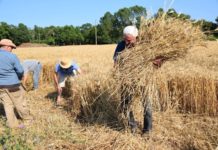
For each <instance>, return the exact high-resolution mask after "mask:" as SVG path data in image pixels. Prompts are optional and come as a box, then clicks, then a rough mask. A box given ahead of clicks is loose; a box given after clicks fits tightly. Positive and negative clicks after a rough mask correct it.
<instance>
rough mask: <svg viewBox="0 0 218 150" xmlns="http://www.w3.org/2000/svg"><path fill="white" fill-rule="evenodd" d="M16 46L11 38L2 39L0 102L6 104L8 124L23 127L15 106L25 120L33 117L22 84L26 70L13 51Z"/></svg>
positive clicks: (0, 50) (0, 45)
mask: <svg viewBox="0 0 218 150" xmlns="http://www.w3.org/2000/svg"><path fill="white" fill-rule="evenodd" d="M15 48H16V45H15V44H14V43H13V42H12V41H11V40H9V39H2V40H1V41H0V60H1V61H0V102H1V103H3V105H4V109H5V114H6V117H7V126H9V127H10V128H17V127H21V126H20V125H19V122H18V120H17V117H16V115H15V112H14V108H15V109H16V111H17V113H18V115H19V116H20V117H21V118H22V119H23V120H30V119H32V117H31V116H30V113H29V110H28V109H27V105H26V101H25V99H24V97H23V94H24V90H23V88H22V86H21V85H20V80H21V79H22V77H23V72H24V71H23V68H22V66H21V64H20V61H19V59H18V58H17V56H16V55H15V54H13V53H11V52H12V50H13V49H15Z"/></svg>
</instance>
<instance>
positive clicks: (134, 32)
mask: <svg viewBox="0 0 218 150" xmlns="http://www.w3.org/2000/svg"><path fill="white" fill-rule="evenodd" d="M123 34H124V35H127V34H130V35H132V36H134V37H137V36H138V29H137V28H136V27H135V26H126V27H125V28H124V29H123Z"/></svg>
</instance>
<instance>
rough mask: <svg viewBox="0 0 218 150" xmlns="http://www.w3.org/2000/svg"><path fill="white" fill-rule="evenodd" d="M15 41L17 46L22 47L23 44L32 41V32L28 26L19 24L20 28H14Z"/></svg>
mask: <svg viewBox="0 0 218 150" xmlns="http://www.w3.org/2000/svg"><path fill="white" fill-rule="evenodd" d="M13 30H14V31H13V32H12V35H13V41H14V42H15V43H16V44H17V45H20V44H21V43H26V42H29V41H30V39H31V35H30V31H29V29H28V28H27V26H26V25H24V24H23V23H20V24H18V27H17V28H16V27H14V28H13Z"/></svg>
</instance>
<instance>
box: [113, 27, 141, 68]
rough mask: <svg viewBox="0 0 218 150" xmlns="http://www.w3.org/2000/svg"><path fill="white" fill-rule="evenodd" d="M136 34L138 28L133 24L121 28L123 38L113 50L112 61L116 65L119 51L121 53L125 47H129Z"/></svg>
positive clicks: (131, 45)
mask: <svg viewBox="0 0 218 150" xmlns="http://www.w3.org/2000/svg"><path fill="white" fill-rule="evenodd" d="M137 36H138V29H137V28H136V27H135V26H127V27H125V28H124V30H123V40H122V41H121V42H120V43H118V45H117V47H116V49H115V52H114V56H113V59H114V63H115V65H116V63H117V58H118V55H119V53H121V52H122V51H123V50H124V49H126V48H131V47H133V46H134V45H135V43H136V38H137Z"/></svg>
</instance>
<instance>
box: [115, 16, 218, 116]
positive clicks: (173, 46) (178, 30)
mask: <svg viewBox="0 0 218 150" xmlns="http://www.w3.org/2000/svg"><path fill="white" fill-rule="evenodd" d="M139 33H140V34H139V38H138V42H137V43H136V45H135V47H133V48H130V49H126V50H124V51H123V53H121V54H120V56H119V61H118V63H119V65H118V66H117V68H116V70H115V79H116V82H117V83H118V84H117V88H118V89H121V90H125V92H126V93H128V94H130V95H131V96H132V97H133V99H132V103H131V104H130V105H132V106H131V107H132V109H135V110H139V109H141V108H143V106H138V105H139V103H140V101H141V102H142V103H141V104H142V105H144V104H145V102H146V101H147V100H149V101H150V103H151V104H152V106H153V107H154V108H158V110H165V109H166V108H172V107H173V106H172V105H177V107H176V108H179V109H180V111H181V109H188V110H187V111H191V112H201V113H204V112H206V111H207V110H208V108H210V106H208V107H207V108H205V109H203V108H202V109H200V106H201V105H200V104H196V103H197V101H198V99H197V98H198V97H200V98H201V101H203V100H202V98H206V96H205V95H204V96H200V93H199V92H195V93H196V94H198V96H196V95H194V94H189V95H188V96H187V95H185V94H181V90H183V92H184V91H189V92H190V90H189V89H188V88H189V87H191V88H193V86H194V85H195V82H196V83H197V82H198V83H197V84H196V86H201V87H200V88H201V90H199V91H200V92H203V91H204V89H209V88H203V86H205V85H208V86H210V85H213V87H216V84H215V83H214V82H213V81H211V79H207V78H200V80H198V79H196V78H197V77H194V76H195V75H196V74H193V75H194V76H193V77H190V78H189V79H188V78H187V76H179V78H178V73H175V71H174V75H177V76H173V75H172V77H171V78H168V77H167V72H166V71H165V72H164V71H160V70H163V69H162V67H161V68H158V69H157V68H156V67H154V65H153V61H154V60H156V59H157V58H161V59H162V60H163V62H172V63H174V61H175V60H177V59H180V58H184V57H185V56H186V54H187V52H188V50H189V49H190V48H192V47H194V46H197V45H204V35H203V33H202V32H201V30H200V29H199V27H198V26H194V25H193V24H192V23H191V22H190V21H186V20H179V19H176V18H166V17H165V16H162V17H159V18H156V19H152V20H142V22H141V26H140V30H139ZM164 65H165V63H164V64H163V66H164ZM179 67H180V66H178V68H179ZM192 69H193V68H189V71H191V70H192ZM162 73H163V74H164V73H165V74H164V75H162ZM183 77H184V78H183ZM199 77H200V76H199ZM183 79H184V81H181V80H183ZM190 80H191V82H189V83H190V84H189V83H188V82H187V81H190ZM199 81H202V82H204V83H208V84H204V83H203V84H201V83H199ZM186 83H188V86H189V85H191V86H189V87H188V88H185V87H184V88H183V87H181V86H186ZM175 84H177V85H178V87H177V88H174V91H171V90H172V87H173V85H175ZM123 87H125V88H123ZM196 89H199V88H197V87H196V88H193V89H192V90H196ZM175 90H177V91H175ZM192 90H191V91H192ZM121 92H124V91H121ZM172 92H174V93H173V94H174V95H173V96H172ZM163 93H165V94H163ZM175 93H180V94H179V95H175ZM205 93H209V92H204V94H205ZM214 93H215V95H214ZM212 94H213V96H212V97H213V101H212V102H208V103H207V104H211V103H212V104H213V110H210V111H209V110H208V113H211V112H213V113H216V112H217V110H216V109H217V104H215V102H214V100H216V89H213V93H212ZM191 95H192V96H191ZM185 96H187V97H185ZM175 97H176V98H177V99H176V100H175ZM190 98H192V102H187V103H186V102H185V101H188V100H191V99H190ZM179 100H180V101H179ZM136 101H137V102H136ZM190 103H194V104H193V105H191V104H190ZM135 104H137V105H135ZM204 104H205V103H204ZM192 106H193V107H192ZM214 109H215V110H214ZM141 112H142V113H143V110H142V111H141Z"/></svg>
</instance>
